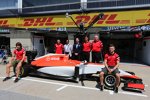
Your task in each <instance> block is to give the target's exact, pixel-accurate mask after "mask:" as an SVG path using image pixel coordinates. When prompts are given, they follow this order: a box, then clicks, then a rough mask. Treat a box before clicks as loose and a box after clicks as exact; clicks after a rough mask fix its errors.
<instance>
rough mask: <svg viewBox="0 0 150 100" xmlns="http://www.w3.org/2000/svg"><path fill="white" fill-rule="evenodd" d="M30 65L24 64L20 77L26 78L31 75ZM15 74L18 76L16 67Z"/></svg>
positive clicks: (14, 68)
mask: <svg viewBox="0 0 150 100" xmlns="http://www.w3.org/2000/svg"><path fill="white" fill-rule="evenodd" d="M30 67H31V66H30V65H29V64H27V63H24V64H23V65H22V67H21V69H20V77H26V76H28V74H29V73H30ZM13 71H14V74H15V75H16V66H14V67H13Z"/></svg>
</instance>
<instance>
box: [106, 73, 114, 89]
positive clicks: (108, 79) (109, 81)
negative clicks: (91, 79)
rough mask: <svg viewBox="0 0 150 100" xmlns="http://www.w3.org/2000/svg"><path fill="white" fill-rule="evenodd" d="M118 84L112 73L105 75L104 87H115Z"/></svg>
mask: <svg viewBox="0 0 150 100" xmlns="http://www.w3.org/2000/svg"><path fill="white" fill-rule="evenodd" d="M115 84H116V77H115V76H114V75H112V74H108V75H105V76H104V87H105V88H106V89H113V88H114V86H115Z"/></svg>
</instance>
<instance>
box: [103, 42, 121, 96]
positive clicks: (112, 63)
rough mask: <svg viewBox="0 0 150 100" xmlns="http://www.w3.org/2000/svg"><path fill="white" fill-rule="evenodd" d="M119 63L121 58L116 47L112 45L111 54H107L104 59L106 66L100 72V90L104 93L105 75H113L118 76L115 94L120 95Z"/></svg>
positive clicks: (110, 47)
mask: <svg viewBox="0 0 150 100" xmlns="http://www.w3.org/2000/svg"><path fill="white" fill-rule="evenodd" d="M119 62H120V57H119V55H118V54H117V53H115V46H114V45H113V44H110V46H109V53H107V54H105V58H104V65H105V67H104V68H103V69H102V71H101V72H100V90H101V91H103V81H104V74H105V75H107V74H113V75H115V76H116V84H115V88H114V92H115V93H118V87H119V84H120V73H119V69H118V67H119Z"/></svg>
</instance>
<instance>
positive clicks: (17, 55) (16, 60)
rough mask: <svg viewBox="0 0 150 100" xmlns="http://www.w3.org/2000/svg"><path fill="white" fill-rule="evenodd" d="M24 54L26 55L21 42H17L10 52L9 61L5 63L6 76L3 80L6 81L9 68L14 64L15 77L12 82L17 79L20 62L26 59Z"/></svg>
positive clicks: (8, 75) (8, 77) (8, 76)
mask: <svg viewBox="0 0 150 100" xmlns="http://www.w3.org/2000/svg"><path fill="white" fill-rule="evenodd" d="M25 55H26V51H25V49H24V48H23V47H22V44H21V43H20V42H17V43H16V48H15V50H14V51H13V52H12V57H11V59H10V61H9V63H8V64H7V65H6V78H4V79H3V81H7V80H8V79H10V68H11V67H14V66H16V78H15V80H14V82H15V83H16V82H18V81H19V79H20V78H19V74H20V69H21V67H22V64H23V63H24V62H25V60H26V57H25Z"/></svg>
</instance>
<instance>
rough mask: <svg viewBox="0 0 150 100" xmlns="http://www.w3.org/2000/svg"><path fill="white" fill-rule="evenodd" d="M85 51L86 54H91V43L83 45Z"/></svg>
mask: <svg viewBox="0 0 150 100" xmlns="http://www.w3.org/2000/svg"><path fill="white" fill-rule="evenodd" d="M83 51H84V52H90V51H91V43H90V42H84V43H83Z"/></svg>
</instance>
